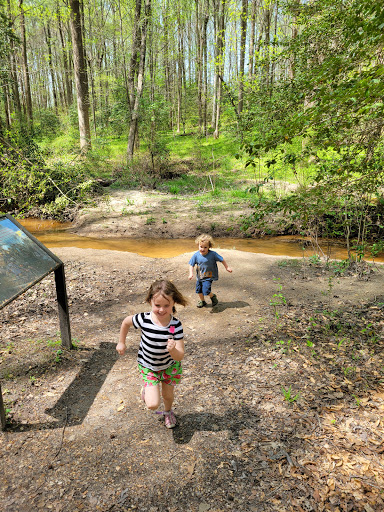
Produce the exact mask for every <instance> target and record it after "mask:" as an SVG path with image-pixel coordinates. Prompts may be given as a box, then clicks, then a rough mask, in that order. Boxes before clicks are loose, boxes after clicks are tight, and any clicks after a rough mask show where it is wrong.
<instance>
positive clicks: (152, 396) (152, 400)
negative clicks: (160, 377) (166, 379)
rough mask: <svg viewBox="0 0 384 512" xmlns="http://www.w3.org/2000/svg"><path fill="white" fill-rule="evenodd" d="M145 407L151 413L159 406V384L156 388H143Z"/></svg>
mask: <svg viewBox="0 0 384 512" xmlns="http://www.w3.org/2000/svg"><path fill="white" fill-rule="evenodd" d="M144 389H145V394H144V399H145V405H146V406H147V407H148V409H151V410H152V411H156V409H158V408H159V405H160V384H157V385H156V386H145V388H144Z"/></svg>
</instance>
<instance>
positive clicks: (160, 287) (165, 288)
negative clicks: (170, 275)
mask: <svg viewBox="0 0 384 512" xmlns="http://www.w3.org/2000/svg"><path fill="white" fill-rule="evenodd" d="M159 293H160V295H162V296H163V297H164V295H167V296H168V297H172V299H173V300H174V302H175V303H176V304H181V305H182V306H186V305H187V304H188V300H187V299H186V298H185V297H184V296H183V295H182V294H181V293H180V292H179V290H178V289H177V288H176V286H175V285H174V284H173V283H172V282H171V281H168V280H167V279H160V280H158V281H155V282H154V283H152V284H151V286H150V288H149V290H148V294H147V297H146V298H145V302H148V304H150V303H151V300H152V299H153V297H154V296H155V295H157V294H159ZM175 311H176V309H175V306H173V312H174V313H175Z"/></svg>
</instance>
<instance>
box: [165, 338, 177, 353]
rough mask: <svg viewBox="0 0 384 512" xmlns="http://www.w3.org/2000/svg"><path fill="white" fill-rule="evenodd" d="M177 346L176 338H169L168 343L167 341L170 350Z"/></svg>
mask: <svg viewBox="0 0 384 512" xmlns="http://www.w3.org/2000/svg"><path fill="white" fill-rule="evenodd" d="M175 347H176V340H174V339H173V338H169V340H168V343H167V349H168V352H170V351H171V350H173V349H174V348H175Z"/></svg>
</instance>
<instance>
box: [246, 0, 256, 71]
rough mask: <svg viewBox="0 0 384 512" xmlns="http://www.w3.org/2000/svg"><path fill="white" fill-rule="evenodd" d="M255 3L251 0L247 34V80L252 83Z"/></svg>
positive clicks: (254, 0)
mask: <svg viewBox="0 0 384 512" xmlns="http://www.w3.org/2000/svg"><path fill="white" fill-rule="evenodd" d="M256 2H257V0H252V6H251V16H250V20H249V21H250V34H249V64H248V79H249V81H252V79H253V75H254V62H255V29H256Z"/></svg>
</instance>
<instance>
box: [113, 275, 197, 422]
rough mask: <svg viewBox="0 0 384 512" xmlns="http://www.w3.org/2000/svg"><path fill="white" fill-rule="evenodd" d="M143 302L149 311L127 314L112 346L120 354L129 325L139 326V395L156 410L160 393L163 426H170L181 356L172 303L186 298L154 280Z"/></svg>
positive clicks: (180, 332) (179, 331) (165, 282)
mask: <svg viewBox="0 0 384 512" xmlns="http://www.w3.org/2000/svg"><path fill="white" fill-rule="evenodd" d="M145 302H147V303H148V304H150V305H151V311H149V312H147V313H137V314H136V315H131V316H127V317H126V318H125V319H124V320H123V323H122V324H121V328H120V337H119V342H118V344H117V346H116V350H117V352H118V353H119V354H120V355H123V354H124V353H125V350H126V345H125V340H126V337H127V334H128V330H129V328H130V327H132V326H133V327H134V328H135V329H141V339H140V346H139V352H138V355H137V361H138V364H139V370H140V373H141V376H142V379H143V387H142V390H141V398H142V400H143V401H144V402H145V404H146V406H147V407H148V409H152V410H156V409H158V407H159V405H160V398H161V396H160V386H161V395H162V397H163V402H164V411H161V412H159V411H157V412H158V413H159V414H162V415H163V416H164V420H165V426H166V427H167V428H173V427H174V426H175V425H176V417H175V414H174V412H173V411H172V404H173V400H174V386H175V385H176V384H178V383H179V382H180V379H181V374H182V367H181V360H182V359H183V358H184V341H183V327H182V325H181V322H180V320H178V319H177V318H175V317H174V316H173V313H175V312H176V309H175V304H181V305H182V306H186V304H187V299H186V298H185V297H183V295H182V294H181V293H180V292H179V290H178V289H177V288H176V286H175V285H174V284H173V283H172V282H171V281H168V280H159V281H155V282H154V283H153V284H152V285H151V287H150V288H149V291H148V294H147V297H146V299H145Z"/></svg>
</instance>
